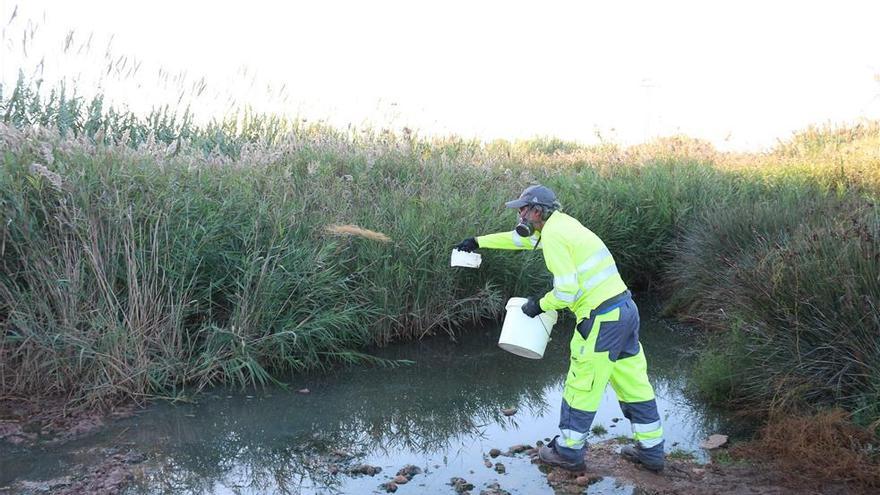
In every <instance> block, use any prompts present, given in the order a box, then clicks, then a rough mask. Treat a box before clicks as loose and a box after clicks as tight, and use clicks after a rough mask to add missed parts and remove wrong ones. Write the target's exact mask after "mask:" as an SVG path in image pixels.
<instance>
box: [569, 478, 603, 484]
mask: <svg viewBox="0 0 880 495" xmlns="http://www.w3.org/2000/svg"><path fill="white" fill-rule="evenodd" d="M600 481H602V477H601V476H578V477H577V478H575V480H574V482H575V483H577V485H578V486H588V485H592V484H595V483H598V482H600Z"/></svg>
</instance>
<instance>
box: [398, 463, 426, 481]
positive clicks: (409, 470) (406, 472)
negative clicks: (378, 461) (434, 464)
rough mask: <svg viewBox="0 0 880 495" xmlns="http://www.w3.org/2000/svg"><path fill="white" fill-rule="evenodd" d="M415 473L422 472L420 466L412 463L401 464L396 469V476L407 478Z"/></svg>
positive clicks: (410, 477)
mask: <svg viewBox="0 0 880 495" xmlns="http://www.w3.org/2000/svg"><path fill="white" fill-rule="evenodd" d="M417 474H422V468H420V467H418V466H413V465H412V464H407V465H406V466H403V467H402V468H400V469H399V470H398V471H397V475H398V476H406V477H407V479H410V480H411V479H412V477H413V476H415V475H417Z"/></svg>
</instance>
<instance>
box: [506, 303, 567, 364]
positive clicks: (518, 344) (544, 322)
mask: <svg viewBox="0 0 880 495" xmlns="http://www.w3.org/2000/svg"><path fill="white" fill-rule="evenodd" d="M526 301H527V299H526V298H524V297H511V298H510V300H509V301H507V307H506V309H507V314H506V315H505V316H504V325H503V326H502V327H501V337H500V338H499V339H498V347H500V348H502V349H504V350H505V351H507V352H512V353H514V354H516V355H517V356H522V357H525V358H529V359H541V358H542V357H544V349H545V348H546V347H547V342H548V341H549V340H550V331H551V330H552V329H553V325H555V324H556V318H557V314H556V311H554V310H552V309H551V310H550V311H545V312H543V313H541V314H540V315H538V316H536V317H534V318H529V317H528V316H527V315H526V314H525V313H523V312H522V305H523V304H525V303H526Z"/></svg>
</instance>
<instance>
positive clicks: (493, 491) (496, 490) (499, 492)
mask: <svg viewBox="0 0 880 495" xmlns="http://www.w3.org/2000/svg"><path fill="white" fill-rule="evenodd" d="M480 495H510V492H509V491H507V490H504V489H502V488H501V485H499V484H498V483H491V484H489V485H488V486H486V489H485V490H480Z"/></svg>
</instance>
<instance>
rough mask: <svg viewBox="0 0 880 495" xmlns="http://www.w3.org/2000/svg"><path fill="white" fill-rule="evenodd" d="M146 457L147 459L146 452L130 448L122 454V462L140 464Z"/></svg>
mask: <svg viewBox="0 0 880 495" xmlns="http://www.w3.org/2000/svg"><path fill="white" fill-rule="evenodd" d="M144 459H146V456H145V455H144V454H141V453H140V452H136V451H134V450H129V451H128V453H126V454H125V455H124V456H122V462H124V463H126V464H140V463H142V462H144Z"/></svg>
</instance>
